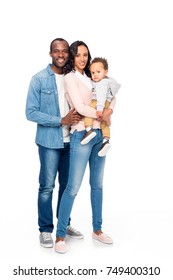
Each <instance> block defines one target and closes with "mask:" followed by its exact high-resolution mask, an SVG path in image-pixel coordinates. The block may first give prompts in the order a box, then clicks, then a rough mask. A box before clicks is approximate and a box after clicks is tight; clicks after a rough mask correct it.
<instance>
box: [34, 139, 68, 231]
mask: <svg viewBox="0 0 173 280" xmlns="http://www.w3.org/2000/svg"><path fill="white" fill-rule="evenodd" d="M38 152H39V158H40V175H39V184H40V186H39V192H38V225H39V230H40V232H43V231H44V232H52V231H53V228H54V225H53V210H52V195H53V189H54V187H55V179H56V176H57V173H58V182H59V191H58V202H57V211H56V216H57V218H58V213H59V204H60V200H61V197H62V194H63V192H64V190H65V188H66V185H67V181H68V176H69V156H70V144H69V143H64V148H63V149H49V148H46V147H43V146H40V145H38Z"/></svg>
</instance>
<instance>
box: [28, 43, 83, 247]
mask: <svg viewBox="0 0 173 280" xmlns="http://www.w3.org/2000/svg"><path fill="white" fill-rule="evenodd" d="M49 54H50V56H51V58H52V63H51V64H49V65H48V66H47V67H46V68H45V69H43V70H42V71H40V72H39V73H37V74H35V75H34V76H33V77H32V79H31V82H30V85H29V89H28V95H27V101H26V118H27V119H28V120H30V121H33V122H35V123H37V132H36V139H35V142H36V144H37V146H38V153H39V159H40V174H39V192H38V225H39V231H40V236H39V239H40V245H41V246H43V247H46V248H50V247H53V240H52V236H51V233H52V232H53V228H54V225H53V210H52V195H53V189H54V187H55V179H56V176H57V173H58V182H59V192H58V202H57V211H56V217H57V218H58V211H59V204H60V200H61V197H62V194H63V191H64V189H65V187H66V184H67V180H68V174H69V149H70V144H69V142H70V136H69V126H70V125H72V124H75V123H77V122H78V121H79V120H80V119H81V116H80V115H79V114H78V113H77V112H75V111H74V110H71V111H70V110H69V106H68V103H67V101H66V99H65V95H64V85H63V69H64V66H65V65H66V63H67V61H68V57H69V44H68V42H67V41H66V40H64V39H62V38H56V39H55V40H53V41H52V42H51V44H50V53H49ZM67 234H68V235H69V236H71V237H74V238H79V239H80V238H83V235H82V234H81V233H80V232H79V231H77V230H75V229H74V228H72V227H71V226H70V220H69V225H68V227H67Z"/></svg>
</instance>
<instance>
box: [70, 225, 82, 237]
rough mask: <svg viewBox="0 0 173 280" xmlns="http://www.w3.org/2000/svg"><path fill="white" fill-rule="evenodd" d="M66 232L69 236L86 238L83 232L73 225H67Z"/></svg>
mask: <svg viewBox="0 0 173 280" xmlns="http://www.w3.org/2000/svg"><path fill="white" fill-rule="evenodd" d="M66 233H67V235H68V236H70V237H72V238H76V239H82V238H84V236H83V234H82V233H81V232H80V231H78V230H76V229H74V228H73V227H72V226H68V227H67V230H66Z"/></svg>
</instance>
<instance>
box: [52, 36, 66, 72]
mask: <svg viewBox="0 0 173 280" xmlns="http://www.w3.org/2000/svg"><path fill="white" fill-rule="evenodd" d="M50 56H51V58H52V64H53V65H54V66H55V67H56V68H60V69H62V68H63V67H64V66H65V64H66V63H67V60H68V57H69V46H68V44H67V42H65V41H55V42H54V43H53V45H52V51H51V52H50Z"/></svg>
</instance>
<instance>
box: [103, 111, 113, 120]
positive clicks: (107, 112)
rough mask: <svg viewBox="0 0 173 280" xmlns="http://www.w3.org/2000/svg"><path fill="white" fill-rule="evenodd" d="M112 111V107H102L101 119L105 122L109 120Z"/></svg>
mask: <svg viewBox="0 0 173 280" xmlns="http://www.w3.org/2000/svg"><path fill="white" fill-rule="evenodd" d="M112 113H113V110H112V109H110V108H108V109H104V110H103V115H102V117H103V120H104V121H105V122H107V121H110V116H111V115H112Z"/></svg>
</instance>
